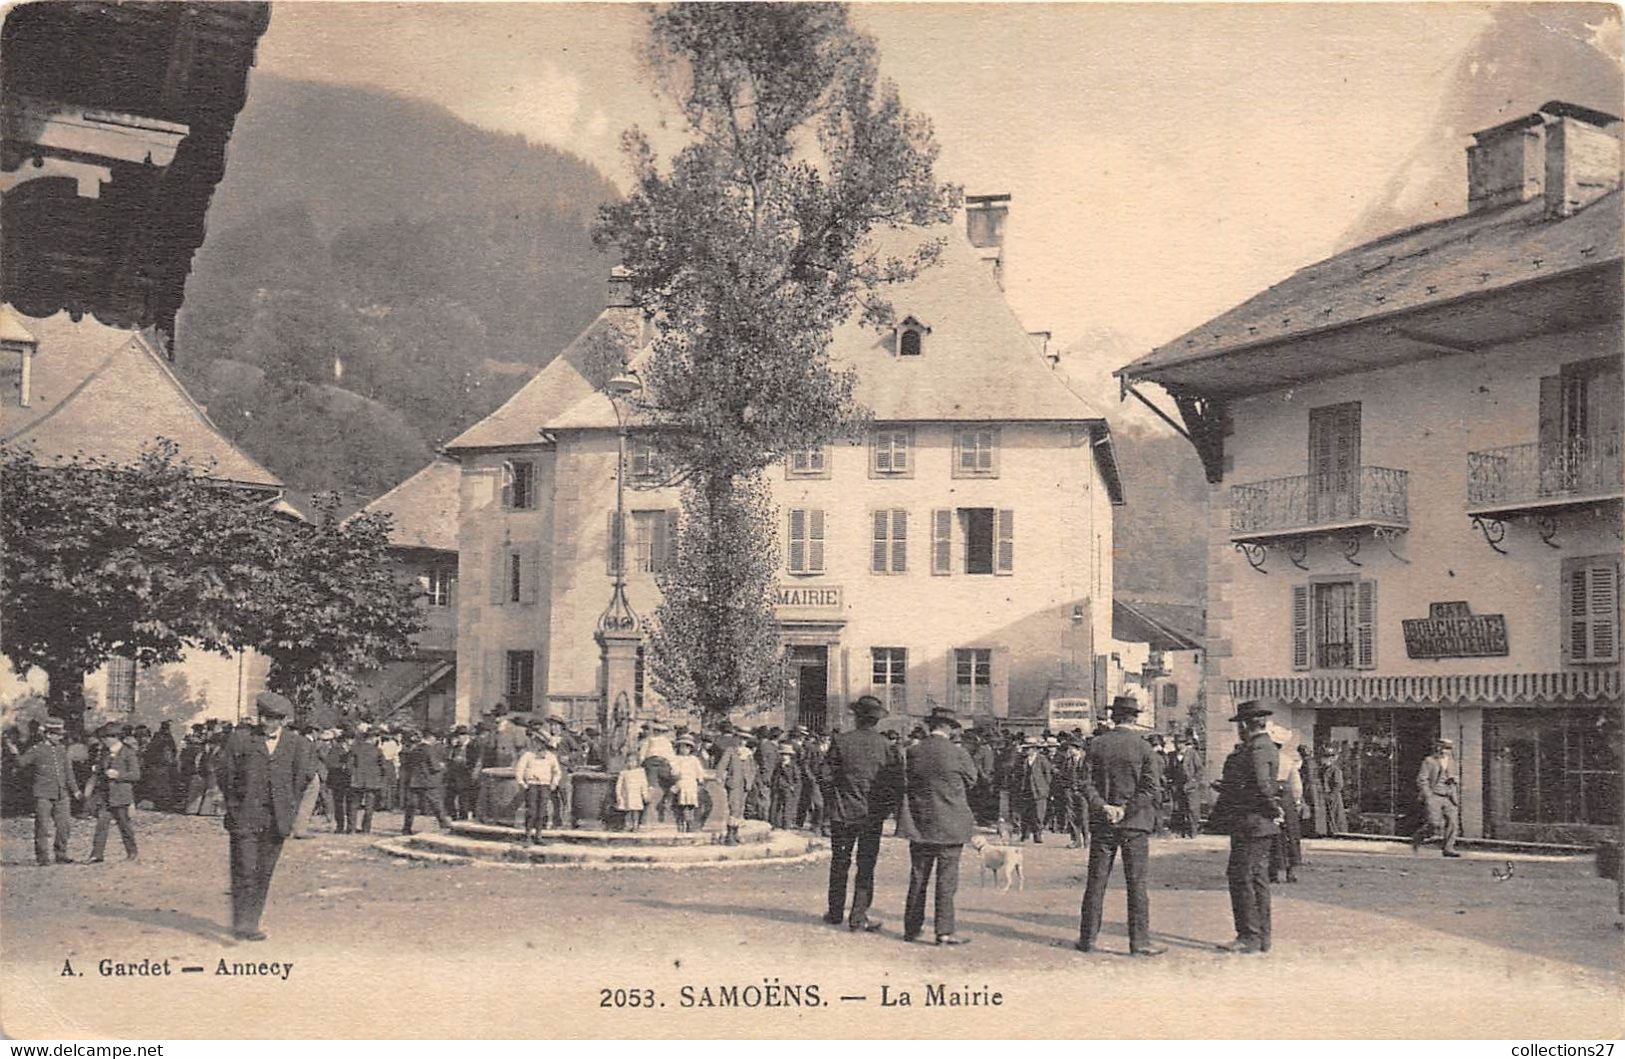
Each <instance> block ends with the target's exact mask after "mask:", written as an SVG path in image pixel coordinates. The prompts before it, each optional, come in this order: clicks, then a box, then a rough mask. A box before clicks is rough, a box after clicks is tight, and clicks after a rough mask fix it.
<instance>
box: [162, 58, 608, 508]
mask: <svg viewBox="0 0 1625 1059" xmlns="http://www.w3.org/2000/svg"><path fill="white" fill-rule="evenodd" d="M616 194H617V192H616V190H615V187H614V185H613V184H611V183H610V182H609V180H608V179H607V178H606V177H605V176H604V175H603V174H602V173H600V172H599V171H598V170H597V169H595V168H594V167H592V166H591V165H589V164H588V163H586V162H584V161H582V160H581V159H579V158H576V157H575V156H573V155H570V154H568V153H566V152H563V151H559V150H557V149H555V148H552V147H548V146H545V145H540V144H535V143H530V142H528V141H526V140H525V139H523V138H522V137H518V136H511V135H504V134H500V133H493V132H487V131H485V130H482V129H479V128H477V127H475V126H473V125H470V124H468V123H466V122H464V121H461V120H460V119H458V118H456V117H454V116H453V115H452V114H451V113H450V112H449V111H447V110H445V109H444V108H441V107H439V106H436V105H433V104H429V103H424V102H421V101H417V100H411V99H405V98H401V97H398V96H393V95H389V94H387V93H382V92H377V91H371V90H367V89H361V88H354V87H348V86H340V85H331V84H315V83H309V82H302V81H293V80H287V79H283V78H278V77H274V76H269V75H266V74H263V73H256V74H255V75H254V77H253V79H252V81H251V82H250V86H249V94H248V101H247V103H246V105H245V106H244V108H243V111H242V114H241V115H240V116H239V118H238V121H237V126H236V129H235V131H234V133H233V135H232V139H231V143H230V146H229V149H228V155H227V165H226V174H225V177H224V179H223V180H222V181H221V183H220V186H219V187H218V189H217V190H216V192H215V197H214V200H213V202H212V204H211V206H210V210H209V216H208V237H207V239H206V240H205V242H204V244H203V247H202V248H201V249H200V250H199V252H198V254H197V257H196V259H195V260H194V262H193V269H192V275H191V278H190V280H189V282H188V284H187V294H186V302H185V308H184V309H183V310H182V313H181V317H180V320H179V322H178V325H177V335H176V368H177V370H178V371H179V372H180V373H181V375H182V377H183V378H184V379H185V380H186V382H187V384H188V386H189V387H191V389H192V390H193V392H194V393H195V394H196V395H197V396H198V398H199V399H200V400H202V401H203V402H204V403H206V404H207V405H208V406H209V409H210V414H211V416H212V417H213V418H214V419H215V421H216V422H217V423H218V424H219V426H220V427H221V429H222V430H224V431H225V432H226V433H227V434H228V435H230V436H231V437H232V438H233V440H235V441H237V442H238V443H239V444H241V445H242V446H243V447H244V448H245V449H247V450H248V451H249V452H250V453H252V454H253V455H254V456H255V457H256V458H257V459H259V460H261V461H262V462H263V463H265V464H266V465H267V466H268V467H270V468H271V469H272V470H273V471H275V472H276V473H277V474H278V475H279V476H281V477H282V478H283V479H284V480H285V481H287V482H288V484H289V485H290V486H291V487H292V488H293V489H295V490H297V491H300V492H312V491H316V490H322V489H335V490H338V491H340V492H341V493H342V494H343V495H344V500H345V502H346V506H347V507H348V506H359V505H360V504H361V503H363V502H365V501H366V500H367V499H370V498H371V497H373V496H376V495H378V494H380V493H382V492H384V491H385V490H387V489H388V488H390V487H391V486H393V485H394V484H396V483H397V482H399V481H400V480H402V479H403V478H405V477H406V476H408V475H409V474H411V473H412V472H413V471H415V470H417V469H418V467H420V466H421V465H422V464H423V463H426V462H427V461H428V459H429V457H430V454H431V452H432V450H433V449H434V448H435V447H436V446H438V445H439V444H440V443H442V442H444V441H445V440H447V439H449V438H450V437H453V436H454V435H456V434H457V433H459V432H461V431H462V430H463V429H464V428H465V427H466V426H468V425H469V424H470V423H472V422H474V421H475V420H477V419H479V418H481V417H483V416H484V415H486V414H487V413H488V412H490V411H491V410H492V409H493V408H495V407H496V406H497V405H498V404H500V403H501V402H502V401H503V400H506V399H507V397H508V396H509V395H511V394H512V393H513V392H514V390H516V389H517V388H518V386H519V385H520V384H521V383H522V382H523V381H524V379H525V378H526V377H527V375H528V374H529V372H531V371H534V370H535V369H536V368H539V367H541V366H543V365H544V364H546V363H547V361H548V360H550V359H551V358H552V356H553V354H554V353H555V352H557V351H558V350H559V349H561V348H563V346H564V345H565V344H567V343H568V342H569V341H570V340H571V339H572V338H574V337H575V335H576V334H577V333H578V332H579V331H580V330H581V329H582V328H583V327H585V326H586V325H587V323H589V322H590V321H591V320H592V318H593V317H594V316H595V315H596V314H597V312H598V311H599V309H600V308H601V307H602V305H603V297H604V278H605V276H606V275H607V272H608V268H609V264H610V262H609V260H608V259H607V258H605V257H604V256H603V255H601V254H600V253H599V252H598V251H597V250H596V249H595V248H594V247H593V245H592V240H591V237H590V226H591V223H592V220H593V217H594V215H595V213H596V211H597V208H598V206H599V204H600V203H602V202H605V201H608V200H610V199H612V198H614V197H615V196H616Z"/></svg>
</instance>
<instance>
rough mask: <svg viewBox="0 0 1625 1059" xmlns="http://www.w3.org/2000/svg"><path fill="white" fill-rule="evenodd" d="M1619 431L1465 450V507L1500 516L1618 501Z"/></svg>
mask: <svg viewBox="0 0 1625 1059" xmlns="http://www.w3.org/2000/svg"><path fill="white" fill-rule="evenodd" d="M1620 457H1621V448H1620V435H1619V433H1618V432H1617V431H1615V432H1613V433H1609V434H1598V435H1594V436H1590V437H1578V438H1570V439H1568V440H1566V441H1563V442H1559V443H1557V444H1551V443H1547V444H1545V445H1542V444H1541V443H1540V442H1530V443H1529V444H1526V445H1508V446H1506V447H1504V448H1499V449H1485V450H1484V451H1482V452H1469V453H1468V454H1467V510H1468V512H1469V513H1471V514H1486V515H1487V514H1502V513H1507V512H1512V511H1517V510H1521V509H1530V510H1534V509H1540V508H1551V507H1562V506H1567V505H1573V504H1578V503H1586V502H1589V501H1596V500H1611V499H1619V498H1620V496H1621V495H1622V492H1621V482H1622V481H1625V461H1622V460H1621V458H1620Z"/></svg>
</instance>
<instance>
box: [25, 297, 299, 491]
mask: <svg viewBox="0 0 1625 1059" xmlns="http://www.w3.org/2000/svg"><path fill="white" fill-rule="evenodd" d="M11 321H12V322H15V323H17V324H20V325H21V326H22V327H24V328H25V329H26V330H27V331H28V332H29V333H30V334H31V335H32V336H33V337H34V339H35V340H36V341H37V342H38V348H37V349H36V351H35V353H34V355H33V357H32V362H31V366H30V369H29V371H30V383H29V403H28V406H27V407H26V408H19V407H17V406H15V405H7V406H5V407H4V408H0V443H4V444H7V445H26V446H28V447H30V448H32V449H33V450H34V452H35V453H36V454H37V455H38V456H39V458H40V459H42V460H46V461H66V460H69V459H71V458H72V457H73V456H74V455H75V454H77V453H81V452H82V453H84V454H86V455H89V456H96V457H101V458H103V459H109V460H113V461H116V462H119V463H133V462H134V461H135V460H136V459H138V458H139V457H140V455H141V452H142V450H144V449H146V448H148V447H150V446H151V445H152V444H153V443H154V442H155V441H156V440H157V439H159V438H167V439H169V440H170V441H173V442H174V443H175V444H176V446H177V447H178V448H179V450H180V455H181V457H182V458H183V459H189V460H191V461H192V462H193V463H194V464H196V465H199V466H202V465H205V464H212V468H211V469H210V470H209V472H208V473H209V477H210V478H214V479H217V480H219V481H223V482H232V483H236V484H241V485H248V486H253V487H256V488H264V489H277V490H279V489H281V488H282V483H281V482H280V481H278V480H277V477H276V476H275V475H274V474H272V473H271V472H270V471H268V470H266V469H265V468H264V467H262V466H260V465H259V464H258V463H257V462H255V460H254V459H253V458H252V457H251V456H249V455H248V454H247V453H245V452H244V451H243V450H242V449H240V448H238V447H237V446H236V445H235V444H233V443H232V442H231V440H230V439H229V438H227V437H226V436H225V435H224V434H222V433H220V430H219V428H218V427H216V426H215V425H214V423H213V422H211V421H210V419H209V417H208V415H207V414H206V413H205V412H204V410H203V407H202V406H201V405H199V404H198V403H197V402H196V401H194V400H192V397H191V395H190V394H188V393H187V392H186V388H185V387H184V386H182V385H181V382H180V380H179V379H177V378H176V377H175V375H174V373H173V372H171V371H170V370H169V366H168V365H167V364H166V363H164V358H163V355H162V353H161V352H160V351H159V349H158V347H157V346H156V344H155V343H154V341H153V340H152V339H151V338H149V337H148V336H147V335H146V334H144V333H142V332H139V331H132V330H127V329H124V328H118V327H110V326H108V325H107V324H104V323H102V322H100V321H99V320H97V319H96V318H95V317H94V316H90V315H86V316H84V317H82V318H81V319H79V320H78V321H75V320H73V319H72V318H71V317H70V316H69V315H68V313H67V312H66V311H62V312H58V313H56V314H55V315H54V316H47V317H30V316H25V315H22V314H20V313H15V312H14V311H13V315H12V317H11Z"/></svg>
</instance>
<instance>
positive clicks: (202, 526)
mask: <svg viewBox="0 0 1625 1059" xmlns="http://www.w3.org/2000/svg"><path fill="white" fill-rule="evenodd" d="M209 472H210V468H208V467H204V466H195V465H193V464H191V463H189V462H187V461H185V460H182V459H180V458H179V457H178V454H177V451H176V448H175V446H174V445H173V444H171V443H169V442H167V441H160V442H158V443H157V444H155V445H154V446H152V447H151V448H149V449H148V450H146V451H145V452H143V453H142V455H141V457H140V458H139V459H137V460H135V461H134V462H132V463H125V464H120V463H115V462H113V461H110V460H107V459H103V458H99V457H94V456H84V455H80V456H77V457H75V458H74V459H72V460H68V461H66V462H49V463H42V462H41V461H39V460H37V459H35V457H34V455H33V453H31V452H30V451H28V450H27V449H25V448H17V447H8V448H5V449H0V545H3V547H4V549H5V555H4V566H3V580H0V611H3V613H4V615H5V621H4V625H3V628H0V651H3V652H4V654H5V656H6V658H8V659H9V660H10V661H11V663H12V665H13V666H14V667H15V668H16V670H17V671H18V672H19V673H27V672H28V671H30V670H32V669H36V668H37V669H40V670H43V671H44V673H45V674H46V678H47V680H48V692H47V705H48V708H49V710H50V711H51V712H52V713H53V714H56V715H58V716H61V717H63V718H65V719H67V720H68V721H69V722H70V723H72V724H73V725H75V726H76V727H77V726H79V725H80V724H82V720H83V714H84V710H85V698H84V681H85V676H86V674H88V673H91V672H94V671H95V670H97V669H99V668H101V667H102V666H103V665H105V664H106V663H107V662H108V660H109V659H111V658H112V657H114V656H115V655H116V656H120V657H124V658H130V659H132V660H134V661H135V662H136V664H137V665H139V666H143V667H146V666H155V665H162V664H165V663H171V662H178V661H180V660H181V658H182V657H183V656H184V654H185V653H186V652H187V651H188V650H194V649H195V650H204V651H213V652H217V653H221V654H225V653H228V652H230V651H232V650H234V649H238V648H249V647H251V648H259V649H262V650H263V651H265V653H267V654H269V655H270V656H271V658H272V661H273V681H274V682H276V683H279V684H280V685H282V686H286V687H289V688H293V689H296V690H303V689H304V688H305V687H306V686H307V685H312V684H313V683H314V684H319V683H320V682H319V681H314V682H313V681H311V680H310V679H308V678H306V677H304V676H301V674H305V673H309V672H325V671H327V670H328V669H329V668H331V665H332V662H333V660H335V659H342V660H343V661H345V662H346V663H349V664H354V665H365V664H368V663H375V662H376V661H377V660H379V659H380V658H383V657H388V656H390V655H391V654H399V653H402V652H404V650H405V649H406V647H407V644H408V641H409V637H410V635H411V634H412V633H413V632H414V631H415V630H416V624H415V623H416V621H417V616H416V607H415V606H414V604H413V601H412V598H411V590H410V589H409V588H407V587H405V586H402V585H398V584H396V583H394V581H393V580H392V579H389V577H388V569H389V567H388V560H387V556H386V553H385V551H384V542H383V531H381V530H380V529H379V527H377V526H376V525H374V524H373V523H372V522H371V521H367V522H364V523H363V524H361V525H360V526H357V527H356V528H354V529H339V530H335V529H333V528H332V527H329V526H326V525H322V526H316V527H312V526H307V525H304V524H302V523H298V522H295V521H292V520H289V519H286V518H283V517H281V516H278V515H275V514H273V513H272V511H271V510H270V507H269V505H268V502H267V498H266V497H265V496H264V495H263V494H251V493H245V492H244V491H241V490H238V489H234V488H232V487H230V486H226V485H222V484H220V483H218V482H217V481H214V480H213V479H211V478H210V475H209ZM338 577H343V578H347V579H349V580H348V584H347V585H346V586H342V587H335V585H334V582H335V580H336V578H338ZM386 580H387V581H388V583H387V584H386V583H385V581H386ZM334 641H339V642H341V643H342V645H343V646H342V647H340V648H334V647H332V646H331V644H332V643H333V642H334Z"/></svg>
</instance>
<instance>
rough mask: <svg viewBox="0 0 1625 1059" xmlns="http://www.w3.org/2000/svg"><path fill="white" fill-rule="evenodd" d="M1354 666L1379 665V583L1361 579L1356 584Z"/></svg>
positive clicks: (1364, 667) (1359, 667)
mask: <svg viewBox="0 0 1625 1059" xmlns="http://www.w3.org/2000/svg"><path fill="white" fill-rule="evenodd" d="M1354 593H1355V598H1354V668H1355V669H1375V668H1376V666H1377V583H1376V582H1375V581H1361V582H1359V583H1358V584H1357V585H1355V586H1354Z"/></svg>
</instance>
